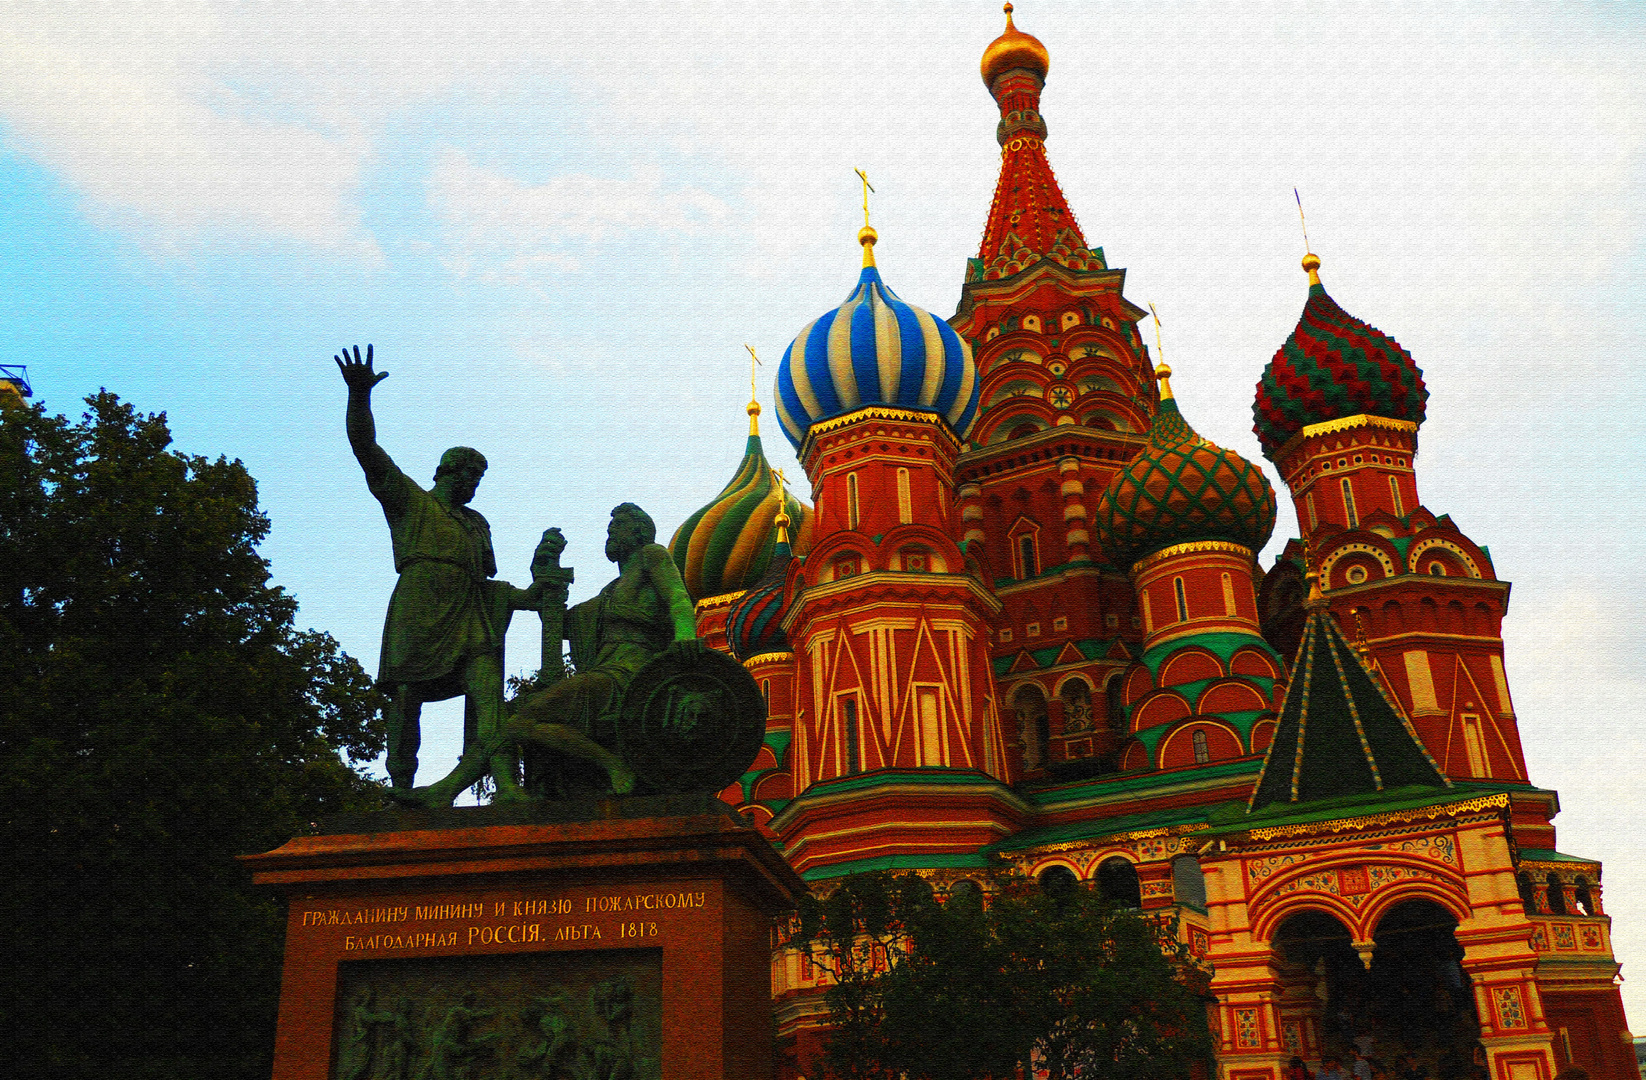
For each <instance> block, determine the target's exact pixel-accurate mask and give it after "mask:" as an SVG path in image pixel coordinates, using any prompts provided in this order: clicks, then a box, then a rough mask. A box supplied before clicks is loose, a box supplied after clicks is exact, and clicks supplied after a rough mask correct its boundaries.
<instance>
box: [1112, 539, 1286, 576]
mask: <svg viewBox="0 0 1646 1080" xmlns="http://www.w3.org/2000/svg"><path fill="white" fill-rule="evenodd" d="M1196 552H1219V553H1222V554H1226V555H1237V556H1239V557H1240V558H1242V559H1245V560H1246V561H1247V562H1250V561H1252V560H1253V559H1255V558H1256V557H1257V556H1256V555H1254V554H1253V553H1252V549H1251V548H1249V547H1245V546H1244V545H1241V544H1231V543H1229V542H1228V541H1227V540H1190V541H1188V542H1187V543H1183V544H1173V545H1171V546H1170V547H1163V548H1161V549H1160V550H1159V551H1157V552H1155V553H1154V554H1152V555H1145V556H1143V557H1142V558H1141V559H1139V560H1137V561H1136V562H1134V563H1132V573H1133V575H1137V574H1141V573H1143V571H1145V570H1147V569H1148V568H1149V567H1151V566H1154V565H1155V564H1156V563H1161V562H1165V561H1166V560H1167V559H1170V558H1173V557H1175V556H1178V555H1192V554H1195V553H1196Z"/></svg>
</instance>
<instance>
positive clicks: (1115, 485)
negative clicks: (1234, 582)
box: [1095, 364, 1275, 570]
mask: <svg viewBox="0 0 1646 1080" xmlns="http://www.w3.org/2000/svg"><path fill="white" fill-rule="evenodd" d="M1171 373H1172V372H1171V369H1170V368H1168V367H1167V366H1166V365H1164V364H1162V365H1160V366H1159V367H1157V368H1155V375H1156V377H1158V378H1159V380H1160V411H1159V412H1158V413H1156V414H1155V419H1154V426H1153V427H1151V428H1150V429H1149V445H1148V446H1147V447H1145V448H1144V450H1143V452H1142V453H1140V454H1138V456H1137V457H1136V458H1134V459H1132V463H1131V464H1130V465H1128V466H1126V468H1125V469H1124V470H1122V471H1121V472H1120V473H1119V474H1117V475H1116V476H1115V478H1114V480H1113V481H1111V482H1110V484H1109V487H1108V490H1106V491H1104V492H1103V497H1102V498H1101V499H1099V500H1098V504H1097V514H1096V521H1095V524H1096V526H1097V535H1098V542H1099V544H1100V545H1101V546H1102V549H1103V554H1104V556H1105V557H1106V558H1107V559H1108V561H1109V562H1110V563H1112V564H1113V565H1115V566H1118V567H1120V568H1121V569H1123V570H1124V569H1129V568H1130V567H1131V565H1132V564H1133V563H1135V562H1136V561H1137V560H1138V559H1141V558H1143V557H1144V556H1145V555H1150V554H1152V553H1154V552H1156V551H1159V550H1160V549H1161V548H1164V547H1170V546H1171V545H1173V544H1183V543H1188V542H1190V541H1194V540H1223V541H1227V542H1229V543H1232V544H1239V545H1240V546H1241V547H1245V548H1250V549H1251V550H1252V551H1253V552H1256V551H1260V550H1262V548H1263V545H1264V544H1266V543H1268V540H1269V534H1270V533H1272V532H1273V531H1274V526H1275V493H1274V489H1273V488H1272V487H1270V486H1269V481H1268V479H1267V478H1266V477H1265V476H1264V475H1263V471H1262V470H1261V469H1259V468H1257V467H1256V466H1255V465H1253V464H1252V463H1251V462H1249V461H1247V460H1246V459H1245V458H1243V457H1241V456H1240V455H1239V454H1237V453H1235V452H1234V451H1233V450H1225V449H1223V448H1222V447H1220V446H1217V445H1216V444H1214V443H1210V442H1207V441H1206V440H1205V439H1202V438H1201V437H1200V436H1199V435H1197V434H1195V432H1194V429H1193V428H1191V427H1189V424H1188V422H1187V421H1186V420H1184V419H1183V414H1182V413H1180V412H1179V411H1178V409H1177V402H1176V401H1175V400H1173V398H1172V388H1171V384H1170V383H1169V382H1168V381H1167V379H1168V377H1169V376H1170V375H1171Z"/></svg>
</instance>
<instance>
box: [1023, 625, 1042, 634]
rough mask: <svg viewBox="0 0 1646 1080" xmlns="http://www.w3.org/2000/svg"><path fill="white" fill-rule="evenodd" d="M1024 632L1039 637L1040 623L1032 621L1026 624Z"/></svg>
mask: <svg viewBox="0 0 1646 1080" xmlns="http://www.w3.org/2000/svg"><path fill="white" fill-rule="evenodd" d="M1023 634H1024V636H1025V637H1039V636H1040V624H1039V623H1037V622H1032V623H1030V624H1029V625H1028V626H1025V627H1024V628H1023Z"/></svg>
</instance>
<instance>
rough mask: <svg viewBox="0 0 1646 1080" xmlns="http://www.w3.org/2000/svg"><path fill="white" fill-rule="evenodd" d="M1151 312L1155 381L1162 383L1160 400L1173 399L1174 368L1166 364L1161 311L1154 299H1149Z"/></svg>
mask: <svg viewBox="0 0 1646 1080" xmlns="http://www.w3.org/2000/svg"><path fill="white" fill-rule="evenodd" d="M1149 314H1151V315H1153V316H1154V353H1155V369H1154V377H1155V381H1156V382H1157V383H1159V384H1160V400H1161V401H1170V400H1171V399H1172V383H1171V378H1172V369H1171V368H1169V367H1167V366H1166V347H1165V346H1164V345H1162V344H1161V343H1160V312H1158V311H1156V310H1155V309H1154V301H1152V300H1151V301H1149Z"/></svg>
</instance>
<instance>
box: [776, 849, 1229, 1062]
mask: <svg viewBox="0 0 1646 1080" xmlns="http://www.w3.org/2000/svg"><path fill="white" fill-rule="evenodd" d="M793 944H795V945H797V946H799V947H802V948H807V949H811V950H813V952H812V955H813V957H814V959H816V960H817V961H818V962H821V963H823V964H824V965H825V966H826V967H827V969H828V970H829V972H830V973H831V974H832V975H833V976H834V977H835V981H834V984H833V985H832V986H831V987H830V989H829V990H828V992H827V1000H828V1003H829V1009H830V1018H831V1021H832V1022H833V1025H834V1033H833V1034H832V1036H831V1038H830V1041H829V1043H828V1047H827V1055H828V1065H829V1067H830V1069H831V1070H832V1071H833V1073H834V1074H835V1075H837V1076H840V1077H853V1078H858V1077H861V1078H880V1077H886V1078H896V1077H907V1078H908V1080H985V1078H990V1077H992V1078H995V1080H1003V1078H1009V1077H1011V1076H1013V1075H1014V1074H1015V1072H1016V1070H1017V1069H1018V1068H1019V1067H1020V1066H1021V1067H1023V1069H1024V1073H1023V1075H1025V1076H1032V1075H1035V1074H1034V1072H1032V1071H1031V1066H1032V1065H1035V1066H1038V1068H1039V1069H1041V1070H1043V1071H1044V1074H1045V1075H1048V1076H1050V1077H1051V1078H1052V1080H1068V1078H1073V1077H1080V1076H1084V1077H1103V1078H1104V1080H1164V1078H1168V1077H1171V1078H1177V1077H1186V1076H1188V1075H1190V1073H1191V1070H1192V1069H1193V1068H1194V1067H1195V1065H1196V1064H1197V1063H1202V1062H1205V1061H1207V1060H1208V1056H1209V1054H1210V1052H1211V1044H1210V1037H1209V1034H1208V1031H1207V1026H1206V1013H1205V1009H1204V1006H1203V1004H1202V1002H1203V1000H1204V998H1203V994H1202V992H1200V990H1197V988H1196V987H1195V986H1194V985H1192V984H1194V983H1196V982H1198V981H1202V977H1201V973H1199V972H1198V971H1197V970H1196V969H1195V968H1194V967H1193V965H1192V964H1191V963H1190V958H1189V956H1188V955H1187V952H1186V951H1185V950H1184V949H1183V948H1182V947H1181V946H1180V945H1178V944H1177V943H1176V941H1175V940H1174V939H1173V938H1172V936H1171V935H1170V934H1166V933H1163V932H1162V929H1161V927H1160V926H1159V925H1158V924H1157V923H1155V922H1154V921H1152V920H1151V919H1149V918H1147V917H1145V916H1143V915H1142V914H1140V913H1137V912H1132V911H1127V910H1124V909H1120V908H1117V907H1115V906H1113V905H1111V904H1109V903H1107V902H1105V901H1103V900H1102V899H1100V898H1099V897H1098V896H1097V895H1096V894H1095V893H1092V892H1090V891H1088V890H1085V889H1080V888H1073V889H1069V890H1066V891H1064V892H1061V893H1055V892H1054V893H1047V892H1043V891H1041V890H1040V889H1039V888H1037V887H1036V886H1034V885H1033V884H1031V883H1028V882H1025V881H1024V880H1022V879H1020V878H1008V879H1006V880H1005V881H1004V882H1003V887H1002V888H1001V889H1000V890H999V891H998V892H997V893H996V895H995V896H994V897H993V898H985V897H984V896H983V895H982V893H981V892H977V891H971V892H962V893H958V894H956V895H953V896H951V897H949V898H947V899H945V898H941V897H938V896H936V895H934V893H933V892H932V890H931V887H930V886H929V885H928V884H927V883H926V882H925V881H924V880H923V879H921V878H920V877H918V876H917V875H913V874H905V875H902V876H899V877H893V876H891V875H889V874H884V873H876V874H864V875H859V876H856V877H852V878H848V879H847V880H846V881H845V882H843V883H842V884H841V885H840V887H839V888H838V889H836V890H835V891H834V892H833V893H832V894H830V895H829V896H828V897H827V898H825V899H821V900H819V899H816V898H806V899H805V900H804V901H803V903H802V906H801V912H800V925H799V931H798V934H797V935H796V937H795V939H794V941H793ZM1200 989H1202V990H1203V987H1202V988H1200Z"/></svg>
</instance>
